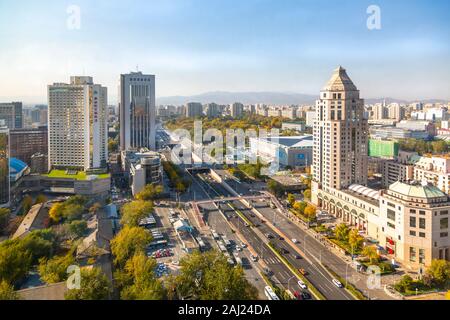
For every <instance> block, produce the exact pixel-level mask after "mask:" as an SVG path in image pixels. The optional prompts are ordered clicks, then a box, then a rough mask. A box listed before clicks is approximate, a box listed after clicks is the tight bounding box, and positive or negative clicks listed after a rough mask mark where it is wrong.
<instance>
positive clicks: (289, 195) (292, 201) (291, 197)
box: [287, 193, 295, 207]
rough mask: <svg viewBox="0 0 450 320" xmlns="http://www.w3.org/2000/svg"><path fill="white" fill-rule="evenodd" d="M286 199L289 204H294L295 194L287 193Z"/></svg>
mask: <svg viewBox="0 0 450 320" xmlns="http://www.w3.org/2000/svg"><path fill="white" fill-rule="evenodd" d="M287 201H288V203H289V204H290V206H291V207H293V206H294V204H295V196H294V195H293V194H292V193H289V194H288V195H287Z"/></svg>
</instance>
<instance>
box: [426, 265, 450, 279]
mask: <svg viewBox="0 0 450 320" xmlns="http://www.w3.org/2000/svg"><path fill="white" fill-rule="evenodd" d="M426 274H427V275H428V276H430V278H431V280H432V282H433V283H434V284H436V285H437V286H446V285H448V284H449V281H450V262H448V261H446V260H437V259H435V260H432V261H431V265H430V267H429V268H428V269H427V271H426Z"/></svg>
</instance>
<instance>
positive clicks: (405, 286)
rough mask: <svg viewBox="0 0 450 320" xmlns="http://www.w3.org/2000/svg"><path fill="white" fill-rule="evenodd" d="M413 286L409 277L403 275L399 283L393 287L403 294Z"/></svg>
mask: <svg viewBox="0 0 450 320" xmlns="http://www.w3.org/2000/svg"><path fill="white" fill-rule="evenodd" d="M412 284H413V279H412V278H411V276H409V275H407V274H406V275H404V276H403V277H402V278H401V279H400V281H398V282H397V283H396V284H395V285H394V287H395V289H396V290H397V291H399V292H401V293H405V292H406V290H410V288H411V285H412Z"/></svg>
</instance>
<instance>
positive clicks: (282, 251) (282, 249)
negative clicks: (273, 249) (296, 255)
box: [280, 248, 289, 254]
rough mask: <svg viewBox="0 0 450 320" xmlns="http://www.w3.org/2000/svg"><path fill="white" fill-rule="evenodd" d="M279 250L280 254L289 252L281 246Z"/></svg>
mask: <svg viewBox="0 0 450 320" xmlns="http://www.w3.org/2000/svg"><path fill="white" fill-rule="evenodd" d="M280 251H281V253H282V254H289V250H287V249H285V248H281V249H280Z"/></svg>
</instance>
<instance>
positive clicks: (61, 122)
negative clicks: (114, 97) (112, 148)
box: [48, 77, 108, 170]
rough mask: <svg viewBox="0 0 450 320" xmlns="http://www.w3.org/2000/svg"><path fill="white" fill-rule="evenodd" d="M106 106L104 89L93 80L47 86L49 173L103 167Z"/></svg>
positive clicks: (104, 161)
mask: <svg viewBox="0 0 450 320" xmlns="http://www.w3.org/2000/svg"><path fill="white" fill-rule="evenodd" d="M107 105H108V94H107V88H105V87H102V86H101V85H99V84H94V82H93V79H92V77H71V78H70V84H66V83H54V84H53V85H49V86H48V140H49V143H48V149H49V150H48V151H49V155H48V162H49V170H51V169H67V168H70V169H77V170H88V169H98V168H104V167H106V161H107V159H108V127H107V125H108V123H107V119H108V118H107Z"/></svg>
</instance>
